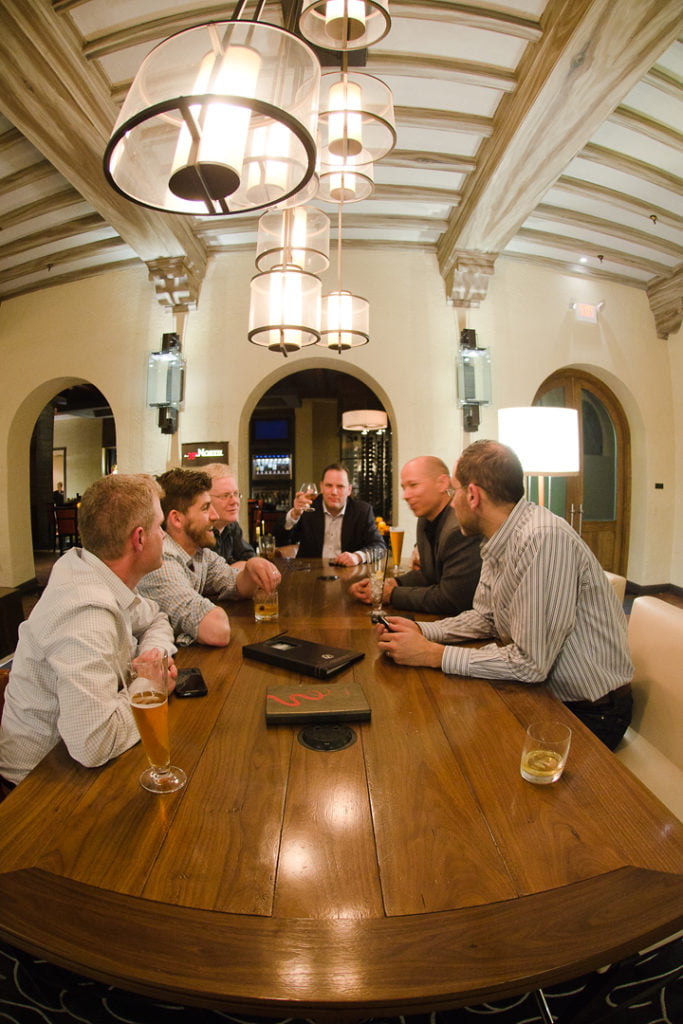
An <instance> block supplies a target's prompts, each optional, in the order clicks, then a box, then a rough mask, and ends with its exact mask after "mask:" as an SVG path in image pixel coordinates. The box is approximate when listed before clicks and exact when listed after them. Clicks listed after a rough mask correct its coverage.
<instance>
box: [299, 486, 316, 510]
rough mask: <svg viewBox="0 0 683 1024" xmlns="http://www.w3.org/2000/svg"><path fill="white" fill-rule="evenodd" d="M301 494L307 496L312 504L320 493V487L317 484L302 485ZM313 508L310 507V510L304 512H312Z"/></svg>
mask: <svg viewBox="0 0 683 1024" xmlns="http://www.w3.org/2000/svg"><path fill="white" fill-rule="evenodd" d="M299 493H300V494H305V495H306V497H307V498H310V500H311V502H312V501H313V499H314V498H315V496H316V494H317V493H318V486H317V484H314V483H303V484H302V485H301V487H300V488H299ZM311 508H312V505H309V506H308V508H305V509H304V512H310V511H311Z"/></svg>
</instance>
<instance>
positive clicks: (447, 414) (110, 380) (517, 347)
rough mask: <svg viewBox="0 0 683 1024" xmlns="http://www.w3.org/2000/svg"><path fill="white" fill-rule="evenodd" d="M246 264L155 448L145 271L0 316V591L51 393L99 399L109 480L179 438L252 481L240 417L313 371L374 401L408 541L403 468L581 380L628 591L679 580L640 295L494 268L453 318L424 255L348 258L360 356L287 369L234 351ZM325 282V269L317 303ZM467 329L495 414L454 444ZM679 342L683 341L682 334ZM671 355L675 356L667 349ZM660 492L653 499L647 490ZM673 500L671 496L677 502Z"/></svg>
mask: <svg viewBox="0 0 683 1024" xmlns="http://www.w3.org/2000/svg"><path fill="white" fill-rule="evenodd" d="M253 273H254V264H253V256H252V255H251V254H239V255H236V256H221V257H217V258H214V259H213V260H212V261H211V263H210V265H209V269H208V272H207V276H206V280H205V282H204V285H203V288H202V293H201V297H200V303H199V308H198V309H197V310H196V311H193V312H191V313H190V314H189V316H188V318H187V322H186V327H185V333H184V340H183V351H184V354H185V357H186V360H187V387H186V401H185V407H184V410H183V411H182V412H181V414H180V429H179V432H178V433H177V434H176V435H173V436H167V435H163V434H161V433H160V431H159V429H158V427H157V414H156V412H155V411H154V410H150V409H147V408H146V406H145V387H146V365H147V356H148V353H149V352H150V351H152V350H154V349H157V348H158V347H159V344H160V340H161V334H162V333H163V332H164V331H170V330H174V329H175V326H176V325H175V322H174V318H173V316H172V315H171V313H170V312H167V311H164V310H163V309H162V308H161V307H160V306H159V305H158V304H157V302H156V298H155V295H154V291H153V287H152V285H151V284H150V283H149V282H148V280H147V271H146V268H144V267H142V266H141V267H140V268H129V269H126V270H121V271H117V272H112V273H109V274H105V275H101V276H99V277H95V278H92V279H90V280H88V281H83V282H77V283H74V284H70V285H64V286H61V287H56V288H51V289H46V290H45V291H42V292H37V293H35V294H33V295H28V296H22V297H20V298H17V299H14V300H10V301H9V302H6V303H3V305H2V306H1V307H0V356H2V365H3V373H2V376H1V377H0V521H2V522H3V523H5V524H7V531H3V533H2V535H0V585H5V586H9V585H17V584H19V583H21V582H23V581H25V580H27V579H30V578H31V577H32V576H33V559H32V551H31V541H30V531H29V530H28V527H27V524H28V522H29V515H28V509H29V500H28V498H29V484H28V448H29V440H30V435H31V431H32V429H33V424H34V423H35V419H36V417H37V415H38V414H39V412H40V410H41V409H42V408H43V406H44V405H45V403H46V402H47V401H49V400H50V398H52V397H53V396H54V394H55V393H56V392H57V391H59V390H61V389H62V388H63V387H65V386H67V385H68V384H70V383H73V382H75V381H77V380H90V381H92V383H94V384H95V385H96V386H97V387H98V388H99V389H100V390H101V391H102V392H103V393H104V395H105V396H106V397H107V399H108V400H109V402H110V404H111V407H112V410H113V412H114V416H115V420H116V429H117V449H118V451H117V457H118V464H119V470H120V471H121V472H127V471H128V472H139V471H146V472H153V473H157V472H160V471H162V470H163V469H165V468H167V467H168V466H170V465H174V464H178V463H179V455H180V445H181V443H183V442H185V441H197V440H228V441H229V442H230V446H231V448H230V461H231V463H232V464H233V465H234V466H236V467H237V469H238V474H239V477H240V479H241V480H246V479H247V476H248V425H249V418H250V416H251V413H252V410H253V408H254V406H255V405H256V403H257V401H258V399H259V398H260V396H261V395H262V394H263V392H264V391H265V390H267V388H268V387H270V386H271V385H272V384H273V383H275V382H276V381H277V380H279V379H280V378H282V377H284V376H286V375H288V374H290V373H293V372H296V371H298V370H303V369H308V368H311V367H328V368H331V369H341V370H344V371H345V372H348V373H353V374H355V375H356V376H357V377H359V378H360V379H361V380H363V381H365V383H367V384H368V385H369V386H370V387H372V388H373V390H374V391H375V392H376V393H377V394H378V396H379V397H380V398H381V400H382V401H383V402H384V404H385V407H386V408H387V411H388V413H389V416H390V419H391V423H392V428H393V437H394V465H395V468H396V471H397V472H396V473H395V477H396V481H397V482H396V484H395V488H396V490H395V494H394V506H395V508H397V509H399V510H400V511H399V525H401V526H403V527H404V529H405V530H406V541H405V543H406V549H407V550H410V548H409V545H410V544H411V543H412V540H413V538H414V519H413V517H412V515H411V513H410V512H409V510H407V509H405V508H404V507H403V505H402V502H401V500H400V495H399V491H398V476H399V473H398V470H399V469H400V467H401V465H403V463H404V462H406V461H407V460H408V459H409V458H412V457H414V456H415V455H419V454H426V453H430V454H434V455H438V456H440V457H441V458H443V459H444V460H445V461H446V462H447V463H448V464H449V465H451V464H452V463H453V462H454V460H455V458H456V457H457V455H458V453H459V451H460V450H461V448H462V447H463V444H465V443H469V441H470V440H474V439H476V438H478V437H486V436H490V437H495V436H496V434H497V416H496V410H497V407H498V406H505V405H519V404H528V403H530V401H531V400H532V398H533V395H534V392H535V391H536V388H537V387H538V385H539V384H540V383H541V382H542V380H543V379H544V378H545V377H546V376H547V375H548V374H549V373H551V372H552V371H554V370H556V369H558V368H560V367H562V366H576V367H583V368H585V369H588V370H590V372H592V373H594V374H595V375H596V376H598V377H600V378H601V379H603V380H605V381H606V383H607V384H609V385H610V386H611V387H612V388H613V390H615V391H616V393H617V396H618V397H619V399H620V400H621V401H622V403H623V405H624V407H625V409H626V413H627V415H628V418H629V421H630V424H631V432H632V443H633V510H632V537H631V555H630V561H629V577H630V578H631V579H633V580H634V581H635V582H637V583H639V584H643V585H644V584H651V583H662V582H672V583H675V584H678V585H683V564H682V563H683V553H682V552H681V549H680V542H678V543H675V542H674V539H673V526H674V521H675V519H674V499H675V496H676V493H678V494H679V495H680V493H681V488H683V483H677V482H676V478H675V462H674V455H673V448H672V443H671V439H672V438H674V443H675V440H676V439H680V437H681V431H683V424H682V423H681V422H680V415H679V414H677V415H675V414H674V405H673V397H672V396H673V386H672V382H677V381H680V380H681V376H682V374H683V366H682V365H681V357H680V352H679V351H678V350H679V349H680V343H679V344H678V346H676V339H671V340H670V341H669V342H662V341H659V340H658V339H657V338H656V335H655V330H654V323H653V320H652V316H651V314H650V311H649V308H648V305H647V299H646V296H645V293H644V292H641V291H639V290H636V289H631V288H626V287H621V286H617V285H613V284H609V283H607V282H598V281H594V280H591V279H588V278H586V279H583V278H578V277H577V278H572V277H569V276H567V275H562V274H558V273H555V272H553V271H550V270H546V269H539V268H537V267H535V266H532V265H531V264H526V263H521V262H517V261H513V260H506V259H504V258H501V259H499V260H498V262H497V264H496V272H495V275H494V277H493V278H492V280H491V285H490V291H489V297H488V299H487V300H486V302H485V303H484V305H483V306H482V307H481V309H479V310H471V311H469V312H468V313H467V314H466V315H465V314H464V313H463V311H460V312H459V317H460V319H458V315H456V311H455V310H454V309H452V308H450V307H449V306H448V305H447V303H446V301H445V296H444V289H443V283H442V280H441V277H440V275H439V272H438V267H437V263H436V259H435V257H434V256H432V255H430V254H427V253H423V252H417V253H415V252H410V251H391V252H388V251H369V250H359V251H353V250H349V251H348V252H345V254H344V267H343V286H344V287H345V288H348V289H349V290H351V291H355V292H357V293H358V294H360V295H363V296H365V297H366V298H367V299H368V300H369V301H370V309H371V341H370V344H369V345H367V346H365V347H363V348H359V349H354V350H353V351H352V352H350V353H346V354H344V355H342V356H340V355H338V354H336V353H335V354H332V353H326V352H325V351H324V350H322V349H319V348H318V347H317V346H315V347H312V348H309V349H305V350H303V351H302V352H300V353H297V354H295V355H293V356H291V357H289V358H287V359H285V358H283V357H282V356H280V355H275V354H273V353H270V352H268V351H265V350H263V349H260V348H257V347H256V346H253V345H250V344H249V343H248V341H247V338H246V331H247V321H248V307H249V281H250V278H251V277H252V275H253ZM335 278H336V269H335V267H334V265H333V266H332V267H331V268H330V271H328V275H327V281H326V282H325V283H324V288H323V290H324V291H325V290H330V288H331V287H333V285H334V282H335ZM571 299H576V300H579V301H584V302H597V301H600V300H604V301H605V308H604V310H603V312H602V314H601V319H600V323H599V324H598V325H597V326H595V327H593V326H590V325H578V324H576V323H575V321H574V319H573V314H571V313H570V310H569V302H570V300H571ZM464 325H467V326H470V327H473V328H475V329H476V330H477V332H478V341H479V344H480V345H482V346H487V347H489V348H490V349H491V353H492V359H493V379H494V403H495V405H494V406H493V407H491V408H488V409H484V410H483V415H482V426H481V428H480V430H479V432H478V433H476V434H472V435H470V434H467V435H465V434H463V430H462V415H461V412H460V410H459V408H458V406H457V396H456V384H455V356H456V351H457V347H458V338H459V329H460V327H461V326H464ZM678 340H679V342H680V338H679V339H678ZM670 351H671V352H675V357H673V356H672V358H670V356H669V353H670ZM658 480H663V481H664V482H665V489H664V491H655V490H654V483H655V481H658ZM680 504H681V498H680V497H679V506H680Z"/></svg>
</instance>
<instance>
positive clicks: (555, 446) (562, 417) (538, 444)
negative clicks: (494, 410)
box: [498, 405, 580, 476]
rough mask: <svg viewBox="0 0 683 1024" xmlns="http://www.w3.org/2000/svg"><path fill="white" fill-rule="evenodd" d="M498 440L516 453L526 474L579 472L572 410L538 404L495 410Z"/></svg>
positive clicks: (575, 420)
mask: <svg viewBox="0 0 683 1024" xmlns="http://www.w3.org/2000/svg"><path fill="white" fill-rule="evenodd" d="M498 440H499V441H501V442H502V444H506V445H507V446H508V447H509V448H512V450H513V451H514V452H516V454H517V456H518V457H519V460H520V462H521V463H522V469H523V470H524V472H525V473H527V474H532V475H534V476H575V475H576V474H577V473H578V472H579V468H580V463H579V415H578V413H577V411H576V409H561V408H558V407H550V406H542V405H534V406H531V407H518V408H511V409H499V410H498Z"/></svg>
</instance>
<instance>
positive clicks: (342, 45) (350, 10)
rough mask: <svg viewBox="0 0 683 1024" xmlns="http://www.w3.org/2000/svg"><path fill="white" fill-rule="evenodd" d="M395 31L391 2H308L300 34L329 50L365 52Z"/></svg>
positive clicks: (305, 0) (354, 0) (302, 15)
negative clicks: (391, 31)
mask: <svg viewBox="0 0 683 1024" xmlns="http://www.w3.org/2000/svg"><path fill="white" fill-rule="evenodd" d="M390 28H391V17H390V15H389V4H388V2H387V0H304V2H303V4H302V7H301V14H300V15H299V31H300V32H301V35H302V36H303V37H304V39H307V40H308V41H309V43H311V44H312V45H313V46H320V47H322V48H323V49H325V50H341V51H344V50H365V49H366V48H367V47H368V46H372V45H373V44H374V43H377V42H379V40H380V39H383V38H384V37H385V35H386V34H387V32H388V31H389V29H390Z"/></svg>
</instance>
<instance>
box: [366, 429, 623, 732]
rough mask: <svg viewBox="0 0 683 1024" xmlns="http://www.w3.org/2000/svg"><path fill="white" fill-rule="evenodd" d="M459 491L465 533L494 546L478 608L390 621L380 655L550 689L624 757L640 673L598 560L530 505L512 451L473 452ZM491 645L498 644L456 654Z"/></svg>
mask: <svg viewBox="0 0 683 1024" xmlns="http://www.w3.org/2000/svg"><path fill="white" fill-rule="evenodd" d="M453 487H454V489H455V493H454V495H453V499H452V505H453V508H454V510H455V512H456V515H457V517H458V521H459V522H460V529H461V530H462V532H463V533H464V534H466V535H467V536H479V537H482V538H483V540H484V543H483V546H482V551H481V554H482V571H481V577H480V581H479V586H478V587H477V590H476V593H475V595H474V603H473V608H472V610H471V611H466V612H462V613H461V614H460V615H457V616H455V618H449V619H441V620H440V621H438V622H422V623H419V624H418V623H415V622H411V621H410V620H408V619H405V618H389V623H390V625H391V627H392V630H391V632H389V631H386V630H384V629H382V628H381V627H380V630H379V636H378V642H379V647H380V649H381V650H382V651H384V652H385V653H386V654H388V655H390V656H391V657H392V658H393V659H394V660H395V661H396V662H398V663H399V664H404V665H426V666H431V667H433V668H441V669H443V671H444V672H448V673H451V674H454V675H459V676H472V677H474V678H478V679H508V680H513V681H515V682H523V683H531V684H535V683H542V682H547V684H548V686H549V688H550V690H551V691H552V692H553V693H554V694H555V696H556V697H558V698H559V699H560V700H561V701H563V702H564V703H565V704H567V706H568V707H569V708H570V709H571V710H572V711H573V712H574V713H575V714H576V715H577V716H578V717H579V718H580V719H581V720H582V721H583V722H584V723H585V724H586V725H587V726H588V728H589V729H591V730H592V732H594V733H595V734H596V735H597V736H598V737H599V738H600V739H601V740H602V741H603V742H604V743H606V744H607V746H608V747H610V749H614V748H615V747H616V745H617V744H618V742H619V740H620V739H621V737H622V736H623V734H624V732H625V731H626V729H627V727H628V725H629V723H630V720H631V709H632V697H631V686H630V681H631V678H632V676H633V665H632V664H631V659H630V656H629V651H628V642H627V634H626V618H625V615H624V612H623V609H622V607H621V606H620V604H619V601H618V598H617V597H616V594H615V593H614V590H613V588H612V587H611V585H610V584H609V582H608V580H607V578H606V576H605V573H604V572H603V570H602V568H601V567H600V564H599V563H598V561H597V559H596V558H595V556H594V555H593V554H592V552H591V551H590V549H589V548H588V547H587V545H586V544H585V543H584V542H583V541H582V540H581V538H580V537H579V535H578V534H577V533H576V531H575V530H573V529H572V527H570V526H569V524H568V523H567V522H565V520H564V519H561V518H560V517H559V516H556V515H554V514H553V513H552V512H551V511H550V510H549V509H547V508H541V507H539V506H537V505H534V504H533V503H531V502H528V501H526V500H525V499H524V474H523V471H522V467H521V464H520V462H519V459H518V458H517V456H516V455H515V453H514V452H513V451H512V450H511V449H510V448H507V447H506V446H505V445H502V444H500V443H498V442H496V441H476V442H475V443H474V444H472V445H470V446H469V447H468V448H466V449H465V451H464V452H463V453H462V455H461V456H460V459H459V460H458V463H457V465H456V467H455V471H454V474H453ZM480 639H491V640H493V641H495V642H494V643H491V644H487V645H486V646H484V647H481V648H478V649H471V648H467V647H460V646H456V645H457V644H458V642H459V641H467V640H480Z"/></svg>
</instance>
